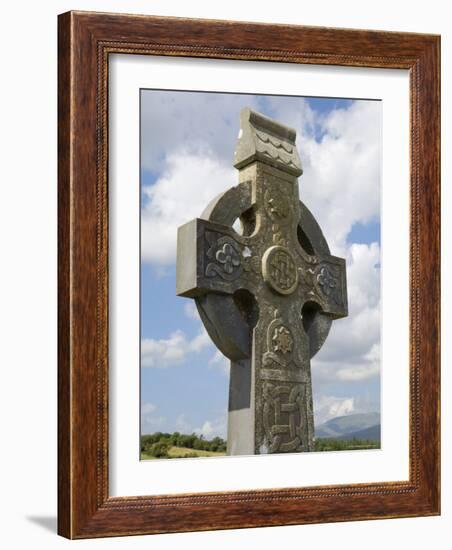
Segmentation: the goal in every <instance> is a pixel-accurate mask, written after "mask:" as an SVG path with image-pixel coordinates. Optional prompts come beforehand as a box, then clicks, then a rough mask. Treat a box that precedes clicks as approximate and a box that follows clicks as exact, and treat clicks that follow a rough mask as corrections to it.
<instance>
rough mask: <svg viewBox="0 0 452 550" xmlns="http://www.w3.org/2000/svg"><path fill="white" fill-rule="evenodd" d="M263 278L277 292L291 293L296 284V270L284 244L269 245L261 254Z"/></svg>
mask: <svg viewBox="0 0 452 550" xmlns="http://www.w3.org/2000/svg"><path fill="white" fill-rule="evenodd" d="M262 273H263V276H264V280H265V281H266V282H267V283H268V284H269V285H270V287H271V288H273V290H276V292H279V294H292V292H293V291H294V290H295V289H296V288H297V284H298V270H297V266H296V264H295V260H294V259H293V256H292V254H291V253H290V252H289V251H288V250H287V248H285V247H284V246H279V245H275V246H271V247H270V248H268V249H267V250H266V251H265V253H264V255H263V256H262Z"/></svg>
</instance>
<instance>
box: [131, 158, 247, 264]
mask: <svg viewBox="0 0 452 550" xmlns="http://www.w3.org/2000/svg"><path fill="white" fill-rule="evenodd" d="M167 164H168V165H167V169H166V170H165V172H164V173H163V174H162V175H161V177H160V178H159V179H158V180H157V181H156V182H155V183H154V184H153V185H151V186H143V193H144V195H145V197H146V198H145V203H144V206H143V208H142V212H141V259H142V261H145V262H150V263H152V264H155V265H171V264H174V263H175V261H176V242H177V228H178V227H179V226H180V225H182V224H184V223H186V222H188V221H190V220H192V219H193V218H196V217H199V216H200V215H201V213H202V211H203V210H204V208H205V207H206V206H207V204H208V203H209V202H210V201H211V200H212V199H213V198H214V197H215V196H216V195H218V194H219V193H221V192H222V191H225V190H226V189H228V188H229V187H231V186H233V185H236V184H237V174H236V173H235V170H234V169H233V168H232V166H230V165H229V166H227V165H223V164H221V163H220V161H219V160H218V159H217V158H215V157H214V156H212V155H211V154H209V152H206V153H205V154H190V153H188V152H186V151H179V152H177V153H176V152H175V153H172V154H170V156H169V157H168V162H167Z"/></svg>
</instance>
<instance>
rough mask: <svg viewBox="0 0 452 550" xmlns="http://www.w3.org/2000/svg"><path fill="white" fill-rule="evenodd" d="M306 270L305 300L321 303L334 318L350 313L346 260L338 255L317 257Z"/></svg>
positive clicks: (324, 309) (325, 311)
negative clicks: (306, 289)
mask: <svg viewBox="0 0 452 550" xmlns="http://www.w3.org/2000/svg"><path fill="white" fill-rule="evenodd" d="M303 271H304V279H305V282H306V283H307V285H306V287H305V288H308V289H309V290H308V291H307V293H306V296H305V301H313V302H316V303H318V304H319V305H320V307H321V308H322V311H323V312H324V313H326V314H328V315H329V316H330V317H331V318H332V319H339V318H340V317H346V316H347V315H348V303H347V280H346V268H345V260H344V259H343V258H338V257H337V256H331V255H327V256H321V257H315V259H314V262H313V264H312V265H310V266H309V267H307V268H306V269H304V270H303Z"/></svg>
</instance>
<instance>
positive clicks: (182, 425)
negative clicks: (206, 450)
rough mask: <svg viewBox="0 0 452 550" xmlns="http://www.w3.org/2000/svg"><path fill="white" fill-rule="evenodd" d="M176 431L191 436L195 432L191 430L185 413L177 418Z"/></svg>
mask: <svg viewBox="0 0 452 550" xmlns="http://www.w3.org/2000/svg"><path fill="white" fill-rule="evenodd" d="M176 431H178V432H180V433H182V434H189V433H192V432H193V430H192V429H191V426H190V423H189V422H188V420H187V418H186V417H185V414H184V413H181V414H180V415H179V416H178V417H177V418H176Z"/></svg>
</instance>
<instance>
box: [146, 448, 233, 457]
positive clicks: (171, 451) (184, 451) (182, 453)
mask: <svg viewBox="0 0 452 550" xmlns="http://www.w3.org/2000/svg"><path fill="white" fill-rule="evenodd" d="M225 455H226V452H215V451H199V450H195V449H189V448H188V447H175V446H172V447H169V448H168V456H165V457H161V458H196V457H199V456H225ZM157 458H158V457H156V456H152V454H150V453H147V452H146V451H142V452H141V460H156V459H157Z"/></svg>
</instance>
